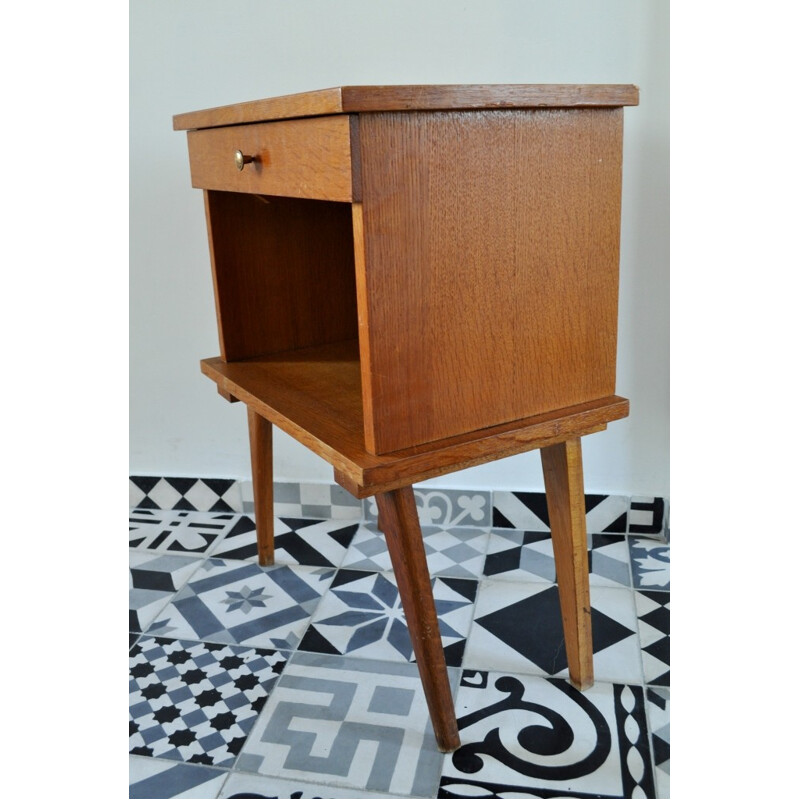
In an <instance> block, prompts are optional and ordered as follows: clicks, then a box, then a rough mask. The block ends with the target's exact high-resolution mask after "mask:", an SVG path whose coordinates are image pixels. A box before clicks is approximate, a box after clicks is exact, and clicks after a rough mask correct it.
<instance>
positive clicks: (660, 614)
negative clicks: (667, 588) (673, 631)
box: [635, 591, 670, 686]
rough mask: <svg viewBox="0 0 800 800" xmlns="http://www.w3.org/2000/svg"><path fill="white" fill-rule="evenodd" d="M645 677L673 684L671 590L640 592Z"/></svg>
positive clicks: (638, 607) (650, 681) (655, 683)
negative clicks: (671, 668)
mask: <svg viewBox="0 0 800 800" xmlns="http://www.w3.org/2000/svg"><path fill="white" fill-rule="evenodd" d="M635 602H636V615H637V617H638V618H639V643H640V646H641V649H642V669H643V670H644V681H645V683H647V684H650V685H652V686H669V610H670V609H669V592H643V591H639V592H636V595H635Z"/></svg>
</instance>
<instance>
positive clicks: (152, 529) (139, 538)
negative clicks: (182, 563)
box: [128, 509, 236, 555]
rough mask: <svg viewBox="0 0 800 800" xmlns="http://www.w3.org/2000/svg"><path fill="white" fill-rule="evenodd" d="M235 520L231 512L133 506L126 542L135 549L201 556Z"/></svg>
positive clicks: (209, 550)
mask: <svg viewBox="0 0 800 800" xmlns="http://www.w3.org/2000/svg"><path fill="white" fill-rule="evenodd" d="M235 520H236V515H235V514H215V513H206V512H202V511H162V510H159V509H133V510H132V511H131V512H130V518H129V525H128V528H129V544H130V546H131V547H135V548H137V549H138V550H154V551H157V552H159V553H167V552H169V553H192V554H195V555H205V554H206V553H209V552H211V548H212V546H213V545H214V543H215V542H216V541H217V539H218V538H219V537H220V536H221V535H222V534H223V533H225V532H226V531H227V530H228V529H229V528H230V527H231V526H232V525H233V523H234V521H235Z"/></svg>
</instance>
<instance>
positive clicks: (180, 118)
mask: <svg viewBox="0 0 800 800" xmlns="http://www.w3.org/2000/svg"><path fill="white" fill-rule="evenodd" d="M638 102H639V89H638V88H637V87H636V86H632V85H630V84H463V85H432V84H431V85H428V84H423V85H412V86H338V87H332V88H330V89H319V90H315V91H312V92H300V93H297V94H290V95H283V96H281V97H270V98H266V99H263V100H251V101H247V102H244V103H235V104H232V105H226V106H217V107H216V108H209V109H204V110H202V111H190V112H187V113H184V114H176V115H175V116H174V117H173V128H174V130H189V129H193V128H209V127H218V126H222V125H241V124H244V123H252V122H266V121H269V120H278V119H288V118H292V117H312V116H320V115H327V114H342V113H353V112H370V111H412V110H418V111H436V110H457V109H480V108H547V107H558V108H565V107H567V108H588V107H593V106H611V107H616V106H635V105H637V104H638Z"/></svg>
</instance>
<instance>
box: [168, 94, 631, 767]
mask: <svg viewBox="0 0 800 800" xmlns="http://www.w3.org/2000/svg"><path fill="white" fill-rule="evenodd" d="M637 103H638V89H637V88H636V87H634V86H627V85H507V86H498V85H492V86H488V85H487V86H475V85H472V86H346V87H339V88H334V89H325V90H321V91H315V92H307V93H303V94H297V95H289V96H285V97H277V98H271V99H266V100H257V101H253V102H246V103H239V104H236V105H231V106H223V107H220V108H214V109H209V110H205V111H196V112H191V113H187V114H179V115H177V116H176V117H175V118H174V128H175V129H176V130H187V131H188V145H189V161H190V166H191V176H192V185H193V186H194V187H196V188H199V189H202V190H203V192H204V196H205V209H206V221H207V227H208V237H209V247H210V253H211V267H212V273H213V280H214V291H215V299H216V312H217V323H218V330H219V340H220V355H219V357H216V358H208V359H205V360H203V361H202V362H201V369H202V371H203V372H204V373H205V374H206V375H207V376H208V377H209V378H211V379H212V380H213V381H214V382H215V383H216V384H217V388H218V391H219V393H220V394H221V395H222V396H223V397H224V398H225V399H227V400H228V401H231V402H233V401H241V402H242V403H244V404H245V405H246V406H247V415H248V422H249V430H250V449H251V460H252V469H253V490H254V500H255V515H256V527H257V539H258V547H259V563H261V564H262V565H268V564H271V563H273V561H274V550H273V529H272V524H273V513H272V425H277V426H278V427H280V428H281V429H282V430H284V431H285V432H286V433H288V434H289V435H290V436H292V437H294V438H295V439H297V440H298V441H299V442H301V443H302V444H304V445H306V446H307V447H309V448H310V449H311V450H312V451H314V452H315V453H317V454H318V455H319V456H321V457H322V458H324V459H325V460H326V461H328V462H329V463H330V464H331V465H332V466H333V474H334V479H335V480H336V482H337V483H339V484H340V485H341V486H343V487H344V488H346V489H347V490H349V491H350V492H351V493H352V494H354V495H355V496H356V497H359V498H363V497H369V496H372V495H375V496H376V500H377V504H378V510H379V526H380V528H381V530H382V531H383V532H384V534H385V536H386V540H387V544H388V548H389V552H390V555H391V558H392V565H393V568H394V572H395V576H396V578H397V583H398V587H399V590H400V595H401V598H402V602H403V609H404V612H405V615H406V621H407V624H408V629H409V633H410V635H411V640H412V643H413V646H414V652H415V654H416V658H417V662H418V665H419V670H420V676H421V679H422V683H423V687H424V690H425V695H426V698H427V701H428V707H429V710H430V714H431V719H432V723H433V727H434V731H435V733H436V738H437V742H438V744H439V747H440V749H442V750H444V751H449V750H453V749H455V748H456V747H458V746H459V737H458V727H457V724H456V717H455V712H454V708H453V701H452V697H451V694H450V687H449V682H448V678H447V670H446V666H445V661H444V655H443V652H442V646H441V639H440V636H439V628H438V622H437V617H436V610H435V607H434V603H433V596H432V593H431V582H430V576H429V573H428V568H427V563H426V559H425V550H424V547H423V543H422V535H421V532H420V527H419V520H418V517H417V510H416V505H415V502H414V494H413V488H412V487H413V484H414V483H416V482H419V481H422V480H425V479H427V478H432V477H435V476H438V475H444V474H447V473H449V472H453V471H455V470H460V469H464V468H466V467H470V466H474V465H477V464H482V463H485V462H487V461H492V460H495V459H499V458H504V457H506V456H511V455H515V454H517V453H522V452H525V451H528V450H533V449H540V450H541V457H542V464H543V468H544V477H545V488H546V493H547V503H548V509H549V514H550V519H551V527H552V538H553V546H554V552H555V559H556V570H557V581H558V587H559V597H560V603H561V612H562V622H563V626H564V636H565V643H566V649H567V656H568V664H569V674H570V680H571V681H572V683H573V684H574V685H575V686H577V687H579V688H587V687H588V686H590V685H591V684H592V680H593V673H592V643H591V618H590V605H589V577H588V558H587V541H586V522H585V509H584V497H583V475H582V462H581V437H582V436H586V435H588V434H591V433H595V432H598V431H602V430H604V429H605V428H606V426H607V424H608V423H609V422H612V421H613V420H617V419H621V418H623V417H625V416H627V414H628V401H627V400H625V399H623V398H621V397H617V396H616V395H615V393H614V392H615V365H616V339H617V296H618V281H619V277H618V273H619V236H620V231H619V228H620V196H621V175H622V114H623V107H624V106H629V105H636V104H637Z"/></svg>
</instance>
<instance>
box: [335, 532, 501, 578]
mask: <svg viewBox="0 0 800 800" xmlns="http://www.w3.org/2000/svg"><path fill="white" fill-rule="evenodd" d="M422 536H423V543H424V545H425V553H426V555H427V559H428V571H429V572H430V574H431V575H449V576H451V577H454V578H479V577H480V576H481V573H482V569H483V560H484V554H485V552H486V547H487V544H488V541H489V534H488V532H487V531H485V530H483V531H482V530H479V529H477V528H461V527H454V528H450V529H446V528H439V527H432V526H428V525H426V526H423V528H422ZM342 566H344V567H349V568H351V569H363V570H369V571H384V572H388V571H391V570H392V561H391V558H390V557H389V551H388V549H387V547H386V539H385V537H384V535H383V534H382V533H381V532H380V531H379V530H378V528H377V526H376V524H375V523H373V522H371V523H367V524H366V525H361V526H359V528H358V531H357V532H356V534H355V537H354V538H353V541H352V543H351V544H350V548H349V550H348V551H347V555H346V556H345V559H344V561H343V562H342Z"/></svg>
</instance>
